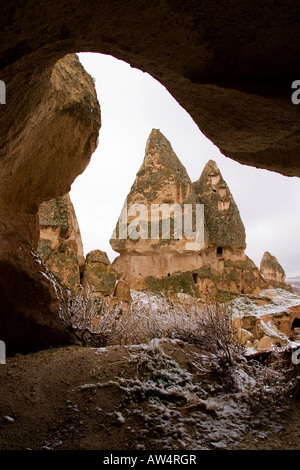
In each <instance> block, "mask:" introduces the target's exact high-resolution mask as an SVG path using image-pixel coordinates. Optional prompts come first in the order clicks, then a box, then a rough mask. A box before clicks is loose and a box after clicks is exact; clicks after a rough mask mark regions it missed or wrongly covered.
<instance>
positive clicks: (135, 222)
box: [110, 129, 267, 295]
mask: <svg viewBox="0 0 300 470" xmlns="http://www.w3.org/2000/svg"><path fill="white" fill-rule="evenodd" d="M197 203H198V205H202V207H203V206H204V225H203V230H202V232H203V239H201V243H198V242H199V240H198V239H197V237H196V238H195V240H193V241H191V239H190V238H189V237H188V236H186V233H185V231H184V230H183V231H182V232H181V234H180V233H179V234H178V233H177V230H178V227H180V223H179V225H178V221H179V219H180V218H181V221H182V220H183V219H184V217H183V215H185V212H184V211H185V208H186V207H187V205H189V207H190V208H192V209H191V210H192V224H193V225H195V221H196V220H197V215H196V212H195V211H196V204H197ZM157 207H160V209H163V208H166V207H168V208H169V212H168V210H165V211H163V210H162V211H161V212H160V213H156V212H155V210H156V209H157ZM174 207H176V208H177V209H178V210H179V215H178V212H176V210H175V211H172V209H173V208H174ZM153 208H154V209H155V210H153ZM153 213H154V214H155V216H156V219H155V217H154V218H153ZM137 214H139V215H138V217H137ZM150 216H151V217H150ZM150 222H151V223H150ZM154 222H155V223H154ZM153 226H154V229H153ZM158 227H159V231H158ZM155 228H156V229H157V232H155ZM153 233H155V234H156V235H157V236H156V237H153ZM121 235H122V236H121ZM126 235H127V236H126ZM200 238H201V237H200ZM110 243H111V246H112V248H113V249H114V250H115V251H117V252H119V253H120V256H119V257H118V258H116V260H115V261H114V263H113V266H114V267H115V269H116V271H117V272H118V273H119V274H120V276H121V277H122V278H123V279H126V280H127V281H128V282H129V283H130V286H131V287H132V288H135V289H141V288H147V289H150V290H152V291H159V292H161V291H164V292H172V291H174V292H181V291H183V292H187V293H191V294H196V295H199V294H200V293H207V294H211V293H216V292H217V291H218V290H229V291H233V292H240V293H241V292H242V293H243V292H244V293H249V292H255V291H257V290H259V289H260V288H265V287H267V283H266V281H265V280H264V279H263V277H262V275H261V273H260V272H259V269H258V268H257V266H256V265H255V264H254V263H253V261H251V260H250V259H249V258H248V257H247V256H246V255H245V253H244V250H245V248H246V241H245V229H244V225H243V223H242V220H241V218H240V214H239V211H238V208H237V206H236V204H235V201H234V199H233V197H232V195H231V193H230V190H229V188H228V186H227V184H226V183H225V181H224V179H223V178H222V175H221V173H220V171H219V169H218V167H217V165H216V163H215V162H213V161H209V162H208V163H207V165H206V166H205V168H204V170H203V173H202V175H201V176H200V178H199V180H198V181H197V182H195V183H192V182H191V180H190V178H189V176H188V174H187V172H186V169H185V168H184V166H183V165H182V163H181V162H180V161H179V159H178V157H177V156H176V155H175V153H174V151H173V149H172V147H171V144H170V142H169V141H168V140H167V139H166V138H165V137H164V136H163V134H162V133H161V132H160V131H159V130H157V129H153V130H152V132H151V134H150V136H149V138H148V141H147V144H146V150H145V158H144V161H143V163H142V166H141V168H140V170H139V171H138V173H137V176H136V180H135V182H134V184H133V186H132V187H131V190H130V192H129V195H128V197H127V200H126V202H125V205H124V208H123V211H122V214H121V216H120V218H119V221H118V223H117V226H116V229H115V231H114V234H113V236H112V238H111V240H110Z"/></svg>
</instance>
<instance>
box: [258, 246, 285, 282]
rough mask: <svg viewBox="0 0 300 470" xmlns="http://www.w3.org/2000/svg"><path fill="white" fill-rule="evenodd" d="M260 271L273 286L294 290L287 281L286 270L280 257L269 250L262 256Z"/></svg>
mask: <svg viewBox="0 0 300 470" xmlns="http://www.w3.org/2000/svg"><path fill="white" fill-rule="evenodd" d="M260 272H261V273H262V275H263V277H264V279H265V280H266V281H267V282H268V283H269V284H270V285H271V286H272V287H274V288H284V289H288V290H292V288H291V286H290V285H289V284H286V282H285V271H284V269H283V267H282V266H281V264H280V263H279V261H278V259H277V258H275V256H273V255H271V253H269V252H268V251H265V253H264V255H263V257H262V260H261V263H260Z"/></svg>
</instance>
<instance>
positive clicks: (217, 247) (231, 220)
mask: <svg viewBox="0 0 300 470" xmlns="http://www.w3.org/2000/svg"><path fill="white" fill-rule="evenodd" d="M193 189H194V192H195V194H196V198H197V202H198V203H200V204H203V205H204V217H205V227H206V245H207V246H206V249H205V250H204V251H202V252H201V253H200V256H201V258H202V267H201V269H200V271H199V272H198V274H197V278H196V279H197V283H198V284H199V286H200V289H201V290H202V291H203V290H205V289H207V291H209V290H210V289H211V288H212V287H214V288H217V289H223V290H230V291H234V292H241V293H249V292H253V293H254V292H255V291H257V290H259V289H261V288H266V287H267V286H268V285H267V282H265V281H264V279H263V277H262V276H261V274H260V272H259V269H258V268H257V266H256V265H255V263H254V262H253V261H252V260H251V259H250V258H249V257H248V256H246V254H245V252H244V251H245V248H246V234H245V228H244V224H243V222H242V220H241V216H240V213H239V210H238V208H237V205H236V203H235V201H234V198H233V196H232V194H231V192H230V189H229V187H228V185H227V184H226V182H225V181H224V179H223V177H222V174H221V172H220V170H219V168H218V167H217V165H216V163H215V162H214V161H212V160H210V161H209V162H208V163H207V164H206V165H205V167H204V169H203V172H202V174H201V176H200V178H199V180H198V181H196V182H195V183H194V184H193Z"/></svg>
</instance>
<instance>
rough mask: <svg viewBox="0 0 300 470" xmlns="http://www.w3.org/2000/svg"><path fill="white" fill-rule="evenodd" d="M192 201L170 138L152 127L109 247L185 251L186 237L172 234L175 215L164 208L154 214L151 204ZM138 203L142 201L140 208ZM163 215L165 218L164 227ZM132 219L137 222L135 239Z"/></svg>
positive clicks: (188, 179) (122, 251) (191, 194)
mask: <svg viewBox="0 0 300 470" xmlns="http://www.w3.org/2000/svg"><path fill="white" fill-rule="evenodd" d="M192 203H194V204H195V203H196V198H195V195H194V192H193V191H192V182H191V180H190V178H189V176H188V174H187V172H186V169H185V168H184V166H183V165H182V163H181V162H180V160H179V159H178V157H177V156H176V155H175V153H174V151H173V149H172V147H171V144H170V142H169V141H168V140H167V139H166V138H165V137H164V135H163V134H162V133H161V132H160V131H159V130H158V129H153V130H152V131H151V133H150V135H149V138H148V140H147V143H146V150H145V157H144V161H143V163H142V166H141V167H140V169H139V171H138V173H137V175H136V179H135V182H134V184H133V185H132V187H131V189H130V192H129V194H128V196H127V199H126V201H125V205H124V211H122V214H121V217H120V219H119V221H118V223H117V227H116V230H115V232H114V235H113V237H112V238H111V240H110V244H111V246H112V248H113V249H114V250H115V251H117V252H119V253H127V252H128V253H132V252H134V253H142V254H148V253H149V254H151V252H156V250H157V249H158V248H159V249H160V251H168V252H170V251H174V252H177V253H182V252H184V251H186V247H185V245H186V241H187V240H186V239H185V238H184V237H183V239H181V238H180V239H179V237H176V236H174V219H175V217H176V216H177V215H176V214H174V213H173V212H172V211H170V212H168V210H167V211H166V214H162V213H160V214H158V213H157V214H155V212H154V207H155V206H154V205H158V206H161V205H162V204H166V205H167V206H168V207H169V208H171V206H172V205H173V204H179V205H180V206H181V208H182V209H183V204H192ZM139 205H144V208H141V207H139ZM141 209H142V212H140V210H141ZM143 209H145V211H144V210H143ZM125 217H126V218H125ZM154 219H155V220H156V221H157V224H158V225H159V232H158V231H157V237H156V238H154V239H153V235H152V231H151V230H154V223H152V226H151V221H154ZM163 219H164V220H166V221H167V222H168V223H167V224H166V225H167V228H166V227H164V224H163V222H162V220H163ZM134 220H135V221H136V222H137V223H138V225H139V233H138V236H137V238H136V239H135V234H134V231H135V224H134V223H133V221H134ZM158 225H157V229H158ZM169 227H170V232H171V235H173V236H171V237H168V230H169ZM124 229H125V230H127V233H128V237H126V238H124V239H123V238H121V231H122V230H124ZM175 235H176V234H175ZM164 237H166V238H164Z"/></svg>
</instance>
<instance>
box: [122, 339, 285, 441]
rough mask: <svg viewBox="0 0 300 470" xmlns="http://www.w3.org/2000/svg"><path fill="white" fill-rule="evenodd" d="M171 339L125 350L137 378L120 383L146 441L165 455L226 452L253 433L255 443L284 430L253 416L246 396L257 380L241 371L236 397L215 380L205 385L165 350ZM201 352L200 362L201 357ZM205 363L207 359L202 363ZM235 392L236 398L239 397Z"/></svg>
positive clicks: (264, 416)
mask: <svg viewBox="0 0 300 470" xmlns="http://www.w3.org/2000/svg"><path fill="white" fill-rule="evenodd" d="M168 341H169V340H167V339H157V338H156V339H154V340H152V341H150V343H148V344H143V345H140V346H138V345H135V346H127V348H128V351H129V352H130V355H131V358H130V362H132V363H134V364H136V365H137V371H138V373H137V375H136V376H135V377H131V378H120V379H119V386H120V388H121V390H123V391H124V392H125V393H126V395H127V397H128V400H129V403H130V409H131V410H132V411H131V412H132V413H133V414H136V415H137V417H139V419H140V418H142V419H143V420H144V428H143V430H142V433H144V437H145V439H147V438H149V437H150V436H151V439H153V443H154V445H155V446H158V448H163V449H186V450H207V449H212V448H213V449H225V448H227V447H228V446H234V445H236V444H238V442H239V441H240V440H241V438H242V436H243V435H244V434H245V433H246V432H247V431H249V432H251V434H252V436H255V437H256V438H257V439H263V438H264V437H266V436H267V433H268V432H269V431H271V430H272V432H276V431H280V429H281V427H280V425H279V424H278V421H277V424H276V420H274V419H273V417H271V414H270V411H267V410H266V413H265V412H264V407H263V406H262V409H261V411H260V414H259V416H258V415H257V414H256V413H254V414H253V413H252V412H251V407H249V404H247V401H246V400H245V396H246V395H245V393H246V394H247V393H248V390H250V388H252V389H254V388H255V387H256V386H257V382H256V379H255V376H251V375H249V374H248V373H247V372H246V371H245V370H237V371H236V377H237V383H238V384H239V385H238V388H237V391H235V392H234V393H230V392H229V393H228V391H226V390H223V389H222V385H221V383H220V382H219V380H217V382H214V381H211V380H209V381H207V379H205V377H203V379H202V380H199V378H197V379H196V380H195V377H196V376H197V374H196V376H195V375H194V374H193V373H191V372H189V371H187V370H185V369H184V368H182V367H181V366H180V365H179V363H178V362H177V361H176V360H175V359H174V358H172V357H170V356H168V355H167V354H166V353H165V352H164V351H163V349H162V345H163V343H164V342H168ZM202 355H203V354H201V353H200V352H199V360H200V356H202ZM206 359H207V358H206V356H205V355H203V360H204V361H205V360H206ZM236 392H237V393H236Z"/></svg>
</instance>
